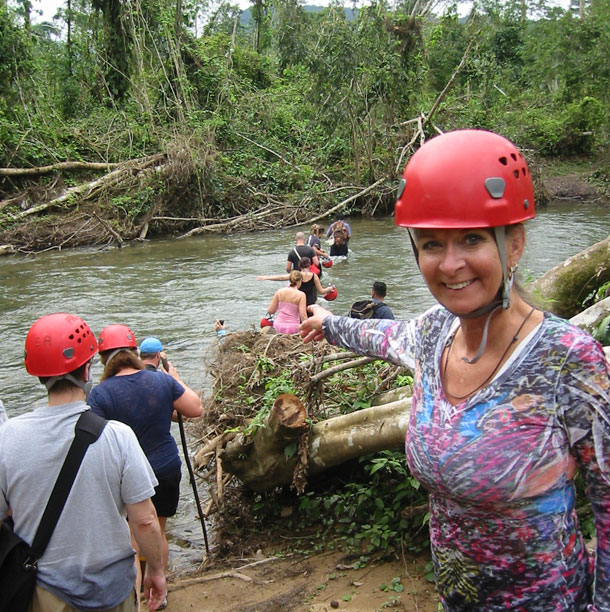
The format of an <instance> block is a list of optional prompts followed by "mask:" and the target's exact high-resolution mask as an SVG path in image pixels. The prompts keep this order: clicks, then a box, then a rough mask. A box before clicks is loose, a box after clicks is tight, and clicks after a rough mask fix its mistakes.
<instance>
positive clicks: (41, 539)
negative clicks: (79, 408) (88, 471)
mask: <svg viewBox="0 0 610 612" xmlns="http://www.w3.org/2000/svg"><path fill="white" fill-rule="evenodd" d="M106 423H107V421H106V419H104V418H102V417H101V416H98V415H97V414H94V413H93V412H91V410H87V411H86V412H83V413H82V414H81V415H80V417H79V418H78V421H77V422H76V426H75V428H74V430H75V432H76V434H75V436H74V440H73V441H72V444H71V446H70V450H69V451H68V454H67V455H66V458H65V460H64V463H63V465H62V466H61V470H60V472H59V476H58V477H57V480H56V481H55V486H54V487H53V491H52V492H51V496H50V497H49V501H48V502H47V507H46V508H45V511H44V513H43V515H42V518H41V519H40V524H39V525H38V530H37V531H36V536H35V537H34V541H33V542H32V546H31V549H32V556H33V557H34V561H35V560H37V559H40V557H42V555H43V554H44V551H45V549H46V547H47V544H48V543H49V540H50V539H51V536H52V535H53V531H54V530H55V525H57V521H58V520H59V517H60V516H61V513H62V511H63V509H64V506H65V505H66V501H67V499H68V495H69V494H70V491H71V489H72V485H73V484H74V480H75V478H76V474H78V470H79V468H80V465H81V463H82V461H83V457H84V456H85V453H86V452H87V448H88V447H89V445H90V444H93V442H95V441H96V440H97V439H98V438H99V437H100V435H101V433H102V431H103V430H104V427H105V426H106Z"/></svg>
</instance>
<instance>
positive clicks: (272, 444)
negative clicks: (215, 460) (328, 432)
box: [219, 393, 309, 491]
mask: <svg viewBox="0 0 610 612" xmlns="http://www.w3.org/2000/svg"><path fill="white" fill-rule="evenodd" d="M308 428H309V425H308V424H307V410H306V408H305V406H304V405H303V403H302V402H301V401H300V400H299V399H298V398H297V397H296V396H294V395H291V394H289V393H282V394H281V395H279V396H278V397H277V399H276V400H275V402H274V403H273V407H272V409H271V412H270V413H269V415H268V417H267V419H266V420H265V423H264V425H263V426H262V427H259V428H258V429H257V430H256V433H255V435H254V437H253V438H251V437H250V436H245V435H240V436H237V437H236V438H235V439H234V440H232V441H231V442H229V443H228V444H227V446H226V447H225V449H224V450H223V451H222V452H221V453H219V457H220V461H221V462H222V469H223V470H225V471H227V472H231V473H232V474H235V475H236V476H237V477H238V478H239V479H240V480H243V482H245V483H246V484H247V485H248V486H250V487H251V488H252V489H254V490H255V491H264V490H265V489H269V488H272V487H274V486H276V485H277V484H279V483H278V482H277V474H278V473H283V471H284V469H285V465H286V463H287V461H286V458H285V455H284V449H285V448H286V447H287V446H288V445H289V444H290V443H292V442H295V441H297V440H298V438H299V436H300V435H301V434H302V433H304V432H306V431H307V429H308ZM293 471H294V463H292V471H290V473H289V476H290V477H289V480H288V482H290V481H291V480H292V472H293ZM250 483H252V484H250Z"/></svg>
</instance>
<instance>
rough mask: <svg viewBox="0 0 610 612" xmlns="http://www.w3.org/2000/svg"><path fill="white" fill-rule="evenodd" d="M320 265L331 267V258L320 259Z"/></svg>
mask: <svg viewBox="0 0 610 612" xmlns="http://www.w3.org/2000/svg"><path fill="white" fill-rule="evenodd" d="M321 262H322V266H323V267H324V268H332V267H333V260H332V259H322V260H321Z"/></svg>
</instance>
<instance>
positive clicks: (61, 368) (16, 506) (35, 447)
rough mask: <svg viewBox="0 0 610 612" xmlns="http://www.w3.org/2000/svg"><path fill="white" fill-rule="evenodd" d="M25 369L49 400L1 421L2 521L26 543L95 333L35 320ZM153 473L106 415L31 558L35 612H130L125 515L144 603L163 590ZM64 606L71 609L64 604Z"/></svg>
mask: <svg viewBox="0 0 610 612" xmlns="http://www.w3.org/2000/svg"><path fill="white" fill-rule="evenodd" d="M25 349H26V354H25V367H26V370H27V371H28V373H29V374H32V375H34V376H38V377H39V380H40V382H41V383H42V384H44V385H45V386H46V388H47V390H48V402H47V403H44V404H42V405H40V406H38V407H36V408H35V409H34V410H33V411H31V412H28V413H26V414H23V415H21V416H18V417H15V418H12V419H9V420H8V421H7V422H6V423H4V424H3V425H2V427H0V520H4V519H6V518H7V517H8V516H9V513H11V515H12V520H13V522H14V530H15V533H17V535H19V536H20V537H21V538H22V539H23V540H25V541H26V542H28V543H29V544H31V543H32V540H33V539H34V534H35V533H36V530H37V528H38V525H39V523H40V519H41V517H42V513H43V511H44V509H45V507H46V504H47V501H48V499H49V496H50V494H51V490H52V489H53V486H54V484H55V480H56V478H57V475H58V473H59V470H60V468H61V466H62V464H63V461H64V459H65V457H66V455H67V453H68V448H69V447H70V444H71V443H72V440H73V438H74V428H75V425H76V421H77V420H78V418H79V416H80V415H81V413H83V412H84V411H86V410H89V407H88V406H87V404H86V403H85V400H86V392H87V391H88V388H89V384H90V383H89V376H90V369H91V360H92V359H93V357H94V355H95V354H96V351H97V342H96V339H95V335H94V334H93V332H92V331H91V329H90V328H89V326H88V325H87V324H86V323H85V322H84V321H83V320H82V319H81V318H80V317H77V316H75V315H70V314H66V313H59V314H52V315H47V316H45V317H42V318H41V319H38V320H37V321H36V322H35V323H34V324H33V325H32V327H31V328H30V330H29V332H28V334H27V337H26V342H25ZM156 484H157V481H156V479H155V476H154V474H153V471H152V469H151V467H150V465H149V463H148V461H147V459H146V457H145V455H144V453H143V451H142V449H141V448H140V445H139V444H138V441H137V439H136V437H135V434H134V433H133V432H132V431H131V429H130V428H129V427H127V426H126V425H124V424H122V423H119V422H117V421H108V422H107V423H106V426H105V428H104V430H103V431H102V434H101V435H100V437H99V439H98V440H97V441H96V442H94V443H93V444H91V446H90V447H89V448H88V450H87V453H86V454H85V457H84V459H83V462H82V464H81V466H80V469H79V472H78V474H77V476H76V479H75V481H74V485H73V487H72V490H71V492H70V495H69V497H68V499H67V502H66V505H65V507H64V509H63V511H62V513H61V516H60V518H59V521H58V522H57V526H56V528H55V531H54V532H53V536H52V537H51V540H50V542H49V545H48V546H47V549H46V551H45V553H44V555H43V556H42V558H41V559H40V560H39V562H38V574H37V584H36V591H35V593H34V598H33V600H32V604H33V607H32V610H33V612H46V611H47V610H51V609H52V610H56V609H58V610H59V609H61V610H64V609H71V608H76V609H78V610H100V609H101V610H108V611H114V612H135V611H136V610H137V604H136V593H135V590H134V584H135V577H136V570H135V564H134V560H135V557H134V551H133V549H132V547H131V543H130V538H129V527H128V525H127V520H126V518H129V525H130V526H131V528H132V530H133V533H134V536H135V539H136V541H137V543H138V546H139V547H140V550H141V551H142V553H143V554H145V555H146V558H147V561H148V565H147V572H146V575H145V577H144V582H143V586H144V591H145V595H146V596H147V597H148V601H149V609H150V610H155V609H157V607H158V606H159V605H161V603H162V602H163V600H164V598H165V595H166V592H167V590H166V583H165V573H164V570H163V559H162V541H161V532H160V530H159V523H158V521H157V516H156V512H155V509H154V506H153V504H152V502H151V500H150V497H151V496H152V495H153V493H154V487H155V486H156ZM66 604H67V605H68V606H70V607H71V608H66Z"/></svg>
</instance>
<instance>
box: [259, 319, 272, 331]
mask: <svg viewBox="0 0 610 612" xmlns="http://www.w3.org/2000/svg"><path fill="white" fill-rule="evenodd" d="M263 327H273V321H271V320H269V319H268V318H267V317H263V318H262V319H261V329H262V328H263Z"/></svg>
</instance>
